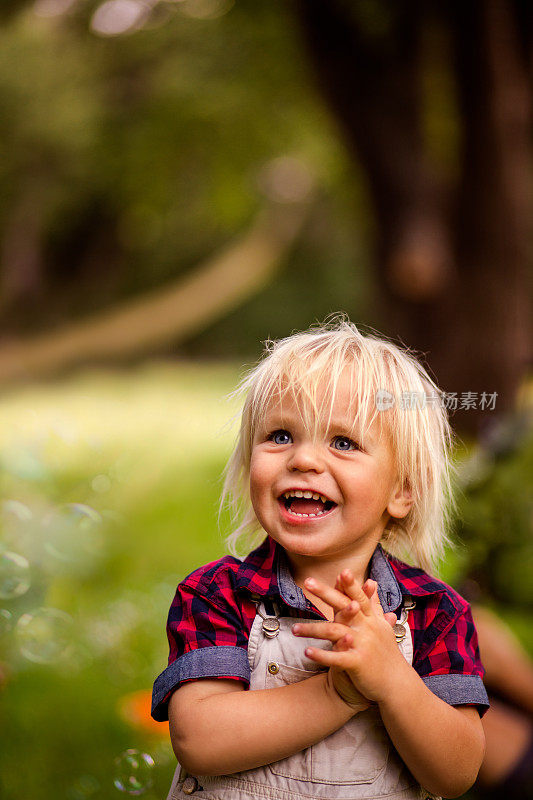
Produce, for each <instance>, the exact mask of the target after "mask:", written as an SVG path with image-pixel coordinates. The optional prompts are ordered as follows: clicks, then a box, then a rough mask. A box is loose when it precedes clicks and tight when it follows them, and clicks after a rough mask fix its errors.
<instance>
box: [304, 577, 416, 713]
mask: <svg viewBox="0 0 533 800" xmlns="http://www.w3.org/2000/svg"><path fill="white" fill-rule="evenodd" d="M305 586H306V588H308V589H309V590H310V591H311V592H313V594H315V595H316V596H317V597H320V599H321V600H324V601H325V602H326V603H328V605H330V606H331V608H332V609H333V611H334V613H335V617H334V620H333V622H329V621H328V622H322V621H313V622H305V623H301V622H300V623H298V624H296V625H294V626H293V628H292V632H293V634H294V635H295V636H305V637H311V638H314V639H327V640H329V641H330V642H332V644H333V648H332V649H331V650H324V649H322V648H318V647H308V648H306V651H305V653H306V655H307V656H308V657H309V658H310V659H312V660H313V661H315V662H316V663H318V664H322V665H324V666H326V667H329V670H328V682H329V683H330V685H332V686H333V688H334V689H335V691H336V692H337V694H339V695H340V696H341V697H342V699H343V700H344V702H345V703H347V704H348V705H349V706H350V707H351V708H353V709H354V713H357V712H359V711H364V710H365V709H367V708H368V707H369V706H370V705H371V704H372V703H379V702H380V700H382V699H384V697H385V696H386V695H387V692H388V691H391V690H392V689H391V684H392V683H393V681H394V680H395V679H397V677H398V672H399V673H400V674H401V671H402V669H403V668H404V667H407V662H406V661H405V659H404V657H403V656H402V654H401V652H400V650H399V648H398V645H397V643H396V637H395V635H394V632H393V630H392V628H393V626H394V625H395V624H396V621H397V620H396V614H395V613H394V612H388V613H386V614H385V613H384V612H383V609H382V607H381V603H380V602H379V597H378V592H377V583H376V582H375V581H373V580H367V581H366V582H365V583H364V584H363V586H360V585H359V584H358V583H357V582H356V580H355V579H354V576H353V574H352V572H351V571H350V570H349V569H345V570H343V571H342V572H341V573H340V575H338V577H337V580H336V583H335V588H332V587H331V586H328V585H327V584H325V583H323V582H322V581H318V580H316V579H314V578H307V579H306V581H305Z"/></svg>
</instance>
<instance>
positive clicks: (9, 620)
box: [0, 608, 13, 636]
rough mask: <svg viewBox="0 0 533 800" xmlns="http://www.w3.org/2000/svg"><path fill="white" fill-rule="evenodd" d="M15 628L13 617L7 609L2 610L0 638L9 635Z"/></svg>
mask: <svg viewBox="0 0 533 800" xmlns="http://www.w3.org/2000/svg"><path fill="white" fill-rule="evenodd" d="M12 627H13V615H12V614H11V612H10V611H8V610H7V608H0V636H4V634H6V633H9V631H10V630H11V628H12Z"/></svg>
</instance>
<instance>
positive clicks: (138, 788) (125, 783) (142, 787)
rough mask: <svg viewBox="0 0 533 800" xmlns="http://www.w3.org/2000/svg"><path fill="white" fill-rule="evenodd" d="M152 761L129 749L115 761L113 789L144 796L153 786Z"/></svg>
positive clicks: (138, 751) (143, 754) (145, 754)
mask: <svg viewBox="0 0 533 800" xmlns="http://www.w3.org/2000/svg"><path fill="white" fill-rule="evenodd" d="M153 768H154V759H153V758H152V756H150V755H148V753H142V752H141V751H140V750H135V749H134V748H131V749H130V750H126V751H125V752H124V753H122V754H121V755H120V756H118V758H116V759H115V778H114V780H113V783H114V785H115V787H116V788H117V789H118V790H119V791H121V792H126V793H127V794H133V795H139V794H144V792H146V791H147V789H150V788H151V786H152V785H153V777H152V771H153Z"/></svg>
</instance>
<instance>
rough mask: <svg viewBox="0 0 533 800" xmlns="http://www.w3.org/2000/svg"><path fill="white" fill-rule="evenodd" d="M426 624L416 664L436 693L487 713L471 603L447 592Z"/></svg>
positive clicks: (451, 702) (457, 703) (442, 697)
mask: <svg viewBox="0 0 533 800" xmlns="http://www.w3.org/2000/svg"><path fill="white" fill-rule="evenodd" d="M450 601H452V602H450ZM427 623H429V624H427ZM426 624H427V627H426V629H425V631H424V637H423V640H422V643H421V646H420V648H419V650H418V652H415V658H414V660H413V667H414V668H415V669H416V671H417V672H418V674H419V675H420V677H421V678H422V680H423V681H424V683H425V684H426V686H427V687H428V689H430V690H431V691H432V692H433V694H436V695H437V696H438V697H440V698H441V699H442V700H444V701H445V702H446V703H449V704H450V705H453V706H458V705H475V706H477V708H478V711H479V714H480V716H483V714H484V713H485V712H486V711H487V709H488V707H489V700H488V697H487V692H486V690H485V686H484V684H483V675H484V669H483V665H482V663H481V659H480V656H479V646H478V640H477V633H476V628H475V625H474V621H473V619H472V612H471V611H470V606H469V605H468V603H466V601H465V600H463V598H462V597H460V595H457V594H455V593H454V596H453V597H452V598H450V597H449V595H448V596H446V595H445V596H444V597H441V598H440V602H439V604H438V607H437V608H436V609H435V610H434V613H433V614H432V613H431V612H430V614H429V619H427V620H426Z"/></svg>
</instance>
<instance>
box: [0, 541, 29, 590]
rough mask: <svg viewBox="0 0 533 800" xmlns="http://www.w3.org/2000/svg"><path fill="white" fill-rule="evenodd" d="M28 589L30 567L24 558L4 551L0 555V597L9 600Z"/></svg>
mask: <svg viewBox="0 0 533 800" xmlns="http://www.w3.org/2000/svg"><path fill="white" fill-rule="evenodd" d="M29 588H30V565H29V563H28V560H27V559H26V558H24V556H21V555H19V554H18V553H12V552H11V551H10V550H4V552H3V553H0V597H1V598H3V599H4V600H11V599H12V598H14V597H20V595H21V594H25V593H26V592H27V591H28V589H29Z"/></svg>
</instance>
